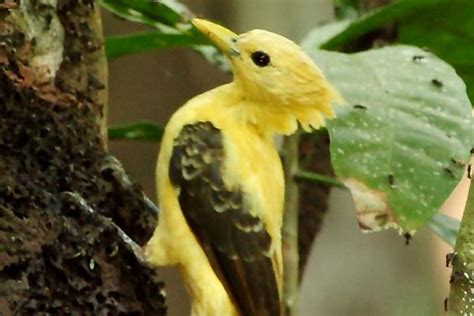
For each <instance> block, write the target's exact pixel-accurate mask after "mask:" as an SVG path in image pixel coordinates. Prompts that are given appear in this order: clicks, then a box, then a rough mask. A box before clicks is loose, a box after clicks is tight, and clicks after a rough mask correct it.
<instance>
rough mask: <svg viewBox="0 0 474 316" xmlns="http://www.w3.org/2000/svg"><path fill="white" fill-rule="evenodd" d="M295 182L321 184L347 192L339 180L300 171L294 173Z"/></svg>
mask: <svg viewBox="0 0 474 316" xmlns="http://www.w3.org/2000/svg"><path fill="white" fill-rule="evenodd" d="M295 180H297V181H307V182H313V183H323V184H327V185H330V186H334V187H337V188H340V189H344V190H347V187H346V186H345V185H344V183H342V182H340V181H339V180H337V179H335V178H333V177H328V176H324V175H322V174H317V173H314V172H310V171H305V170H301V169H300V170H298V171H297V172H296V173H295Z"/></svg>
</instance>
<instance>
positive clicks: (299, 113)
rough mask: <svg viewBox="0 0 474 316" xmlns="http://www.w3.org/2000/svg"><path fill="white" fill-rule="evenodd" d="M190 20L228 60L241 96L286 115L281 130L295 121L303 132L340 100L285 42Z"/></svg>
mask: <svg viewBox="0 0 474 316" xmlns="http://www.w3.org/2000/svg"><path fill="white" fill-rule="evenodd" d="M192 23H193V24H194V25H195V27H196V28H197V29H198V30H199V31H200V32H202V33H203V34H204V35H205V36H206V37H207V38H209V40H210V41H211V42H212V43H213V44H214V45H215V46H217V48H219V50H220V51H221V52H222V53H223V54H224V55H225V56H226V57H227V58H228V60H229V61H230V64H231V65H232V72H233V75H234V81H235V83H236V85H238V86H239V87H240V88H241V89H242V90H243V92H244V95H245V97H246V98H248V99H249V100H250V101H256V102H257V103H259V104H262V105H268V106H269V107H270V110H269V109H268V108H265V109H262V110H264V111H267V112H268V111H272V112H274V113H279V114H284V115H282V116H285V117H291V118H290V119H289V120H287V121H288V122H291V123H289V124H290V125H292V126H291V127H288V128H286V129H289V130H288V131H284V132H285V133H291V132H292V131H291V130H294V129H295V128H296V125H297V124H296V121H299V122H300V124H301V125H302V127H303V128H304V129H306V130H307V129H310V127H313V128H318V127H320V126H321V125H323V124H324V118H325V117H327V118H332V117H334V111H333V109H332V106H331V103H332V102H334V101H335V102H337V101H340V100H341V97H340V95H339V93H338V92H337V91H336V90H335V89H334V88H333V87H332V86H331V85H330V84H329V83H328V82H327V81H326V80H325V78H324V76H323V74H322V73H321V71H320V70H319V68H318V67H317V66H316V65H315V64H314V62H313V61H312V60H311V58H310V57H309V56H308V55H307V54H306V53H305V52H304V51H303V50H302V49H301V48H300V47H299V46H298V45H297V44H295V43H294V42H292V41H291V40H289V39H287V38H285V37H283V36H280V35H278V34H275V33H271V32H268V31H263V30H252V31H249V32H246V33H243V34H240V35H239V34H235V33H234V32H232V31H230V30H228V29H226V28H224V27H222V26H220V25H217V24H214V23H212V22H209V21H206V20H202V19H193V20H192ZM284 129H285V128H284Z"/></svg>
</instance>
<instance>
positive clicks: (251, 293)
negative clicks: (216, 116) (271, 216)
mask: <svg viewBox="0 0 474 316" xmlns="http://www.w3.org/2000/svg"><path fill="white" fill-rule="evenodd" d="M224 159H225V153H224V148H223V144H222V133H221V131H220V130H219V129H217V128H215V127H214V126H213V125H212V124H211V123H209V122H199V123H195V124H192V125H185V126H184V127H183V129H182V130H181V132H180V134H179V136H178V137H177V138H176V139H175V142H174V148H173V154H172V157H171V160H170V169H169V177H170V180H171V182H172V183H173V185H174V186H176V187H177V188H179V203H180V206H181V209H182V211H183V214H184V216H185V218H186V220H187V222H188V224H189V226H190V227H191V229H192V231H193V233H194V234H195V236H196V237H197V239H198V240H199V242H200V244H201V245H202V247H203V249H204V250H205V252H206V255H207V256H208V258H209V261H210V262H211V264H212V266H213V269H214V271H215V273H216V274H217V276H218V277H219V278H220V280H221V282H222V283H223V284H224V287H225V288H226V289H227V291H228V292H229V294H230V296H231V297H232V299H233V301H234V302H235V304H236V305H237V307H238V308H239V309H240V311H241V313H242V314H243V315H245V316H253V315H256V316H257V315H258V316H279V315H280V314H281V311H280V309H281V308H280V300H279V294H278V285H277V280H276V276H275V272H274V269H273V264H272V260H271V258H270V254H269V250H270V246H271V238H270V235H269V234H268V232H267V231H266V230H265V227H264V226H263V224H262V222H261V221H260V219H259V218H257V217H254V216H252V215H251V213H250V212H249V210H248V209H247V208H246V206H245V205H244V202H243V193H242V191H241V190H240V189H236V190H232V191H231V190H229V189H228V188H226V186H225V184H224V181H223V175H222V166H223V161H224Z"/></svg>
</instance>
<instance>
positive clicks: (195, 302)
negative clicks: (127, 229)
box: [145, 19, 339, 316]
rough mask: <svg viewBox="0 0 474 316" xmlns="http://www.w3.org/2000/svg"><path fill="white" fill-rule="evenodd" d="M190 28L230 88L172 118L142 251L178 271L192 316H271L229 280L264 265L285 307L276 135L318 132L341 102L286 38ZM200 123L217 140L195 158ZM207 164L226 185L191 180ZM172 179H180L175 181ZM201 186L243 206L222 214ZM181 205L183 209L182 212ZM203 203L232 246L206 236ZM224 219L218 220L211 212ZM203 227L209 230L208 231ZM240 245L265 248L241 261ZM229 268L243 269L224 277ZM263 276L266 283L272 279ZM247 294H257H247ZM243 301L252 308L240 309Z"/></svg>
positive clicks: (200, 24) (261, 301)
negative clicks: (224, 60)
mask: <svg viewBox="0 0 474 316" xmlns="http://www.w3.org/2000/svg"><path fill="white" fill-rule="evenodd" d="M193 23H194V24H195V26H196V27H197V28H198V29H199V30H200V31H201V32H202V33H203V34H205V35H206V36H208V37H209V38H210V40H211V41H212V42H214V44H215V45H216V46H218V48H220V49H221V50H222V51H223V53H224V54H225V55H226V56H228V58H229V60H230V63H231V65H232V70H233V74H234V81H233V82H232V83H230V84H226V85H223V86H221V87H218V88H215V89H213V90H211V91H208V92H206V93H204V94H201V95H199V96H197V97H195V98H193V99H192V100H190V101H189V102H188V103H186V104H185V105H184V106H183V107H181V108H180V109H179V110H178V111H177V112H176V113H175V114H174V115H173V116H172V118H171V119H170V121H169V123H168V125H167V127H166V129H165V134H164V137H163V140H162V144H161V150H160V154H159V158H158V165H157V171H156V176H157V186H158V199H159V204H160V208H161V213H160V218H159V224H158V227H157V228H156V230H155V233H154V235H153V236H152V238H151V239H150V241H149V242H148V244H147V246H146V248H145V253H146V257H147V260H148V261H149V262H150V263H152V264H154V265H159V266H161V265H177V267H178V269H179V270H180V272H181V273H182V275H183V279H184V281H185V283H186V287H187V289H188V291H189V293H190V295H191V298H192V315H200V316H208V315H209V316H211V315H237V314H238V313H239V311H240V313H244V312H245V311H252V313H255V315H272V313H275V312H274V311H275V310H276V309H275V307H274V306H273V307H271V306H269V307H268V309H267V307H266V305H265V304H267V305H269V304H270V303H269V302H271V300H272V298H267V300H265V298H257V297H255V298H252V297H249V296H250V294H249V295H245V293H244V294H242V293H235V289H236V288H237V289H238V288H239V286H240V287H242V284H243V285H244V286H248V285H249V284H250V285H252V284H253V283H252V280H245V282H243V283H239V282H240V281H239V280H238V279H235V278H237V277H238V278H245V277H248V278H251V277H252V276H250V275H247V274H245V273H241V272H242V271H250V272H251V271H252V262H253V261H252V260H256V261H255V262H256V264H257V262H258V264H260V265H261V267H260V268H259V269H265V267H266V266H268V264H270V265H271V268H272V273H273V274H272V275H273V277H274V279H275V280H276V286H277V287H278V291H277V292H272V291H271V290H268V293H276V295H277V296H278V297H276V298H273V299H276V300H278V301H279V300H281V289H282V273H283V267H282V257H281V225H282V212H283V198H284V181H283V171H282V166H281V162H280V159H279V156H278V153H277V151H276V149H275V146H274V144H273V136H274V135H275V134H291V133H293V132H294V131H295V130H296V128H297V125H298V122H299V123H300V124H301V126H302V127H304V128H305V129H309V128H311V127H312V128H318V127H320V126H321V125H323V124H324V117H328V118H331V117H333V116H334V113H333V110H332V107H331V102H332V101H336V100H338V99H339V95H338V94H337V92H336V91H335V90H334V89H332V88H331V87H330V86H329V85H328V83H327V82H326V81H325V79H324V77H323V76H322V74H321V72H320V71H319V69H318V68H317V67H316V66H315V65H314V63H313V62H312V61H311V60H310V58H309V57H308V56H307V55H306V54H305V53H304V52H303V51H302V50H301V49H300V48H299V47H298V46H297V45H296V44H294V43H293V42H291V41H289V40H288V39H286V38H284V37H281V36H279V35H276V34H273V33H270V32H266V31H261V30H254V31H251V32H248V33H244V34H241V35H236V34H234V33H232V32H231V31H229V30H227V29H225V28H223V27H221V26H218V25H216V24H213V23H210V22H207V21H204V20H197V19H196V20H193ZM256 52H257V53H256ZM262 53H263V54H262ZM267 57H268V58H267ZM267 59H268V60H267ZM267 61H268V63H267ZM200 123H206V124H209V125H208V126H210V128H211V131H208V130H206V131H205V133H207V134H205V135H211V136H213V137H214V136H216V138H215V139H217V140H220V141H216V140H215V139H214V140H212V141H211V140H209V141H207V140H206V139H204V141H207V143H206V144H211V145H209V146H210V147H211V149H210V150H208V151H204V150H203V152H201V153H195V152H194V151H196V149H195V148H201V147H202V146H203V145H202V144H201V143H199V142H200V141H201V139H200V138H199V137H198V136H196V138H197V141H198V143H196V144H195V143H193V142H189V141H188V143H189V145H188V143H186V139H193V138H189V137H191V136H193V135H191V136H189V137H188V138H185V137H184V136H183V134H184V132H183V131H185V130H187V129H188V128H190V129H191V128H194V127H193V126H199V124H200ZM206 126H207V125H206ZM206 128H207V127H205V129H206ZM198 132H199V133H201V132H200V130H199V131H198ZM198 132H196V133H198ZM202 133H204V132H202ZM196 135H197V134H196ZM203 135H204V134H203ZM180 141H181V142H182V143H183V144H184V145H182V147H179V146H178V145H177V144H178V143H179V142H180ZM180 144H181V143H180ZM213 144H216V145H215V148H217V149H215V148H214V147H213V146H214V145H213ZM199 146H201V147H199ZM179 150H182V151H179ZM216 157H217V158H219V159H220V158H221V157H222V161H221V160H219V164H217V163H216V162H213V161H211V160H213V159H214V160H215V159H217V158H216ZM192 159H197V160H192ZM176 161H177V165H176ZM196 161H197V162H196ZM198 162H199V164H198ZM175 165H176V166H175ZM213 166H219V168H218V172H219V175H218V178H217V180H216V181H217V183H219V182H218V181H220V179H221V180H222V181H223V184H221V186H222V188H215V187H214V186H216V185H213V183H212V180H208V179H207V178H206V179H204V181H202V179H199V177H201V175H198V176H196V177H195V178H194V177H193V175H192V174H190V175H188V173H190V172H191V173H192V172H194V173H196V172H202V177H204V175H206V176H210V177H212V176H213V175H212V172H211V171H215V168H214V169H212V167H213ZM196 169H198V171H195V170H196ZM176 170H177V171H180V172H177V171H176ZM189 170H191V171H189ZM206 172H207V173H206ZM175 174H177V176H176V179H178V180H173V179H174V178H173V175H175ZM196 174H197V173H196ZM209 174H210V175H209ZM170 177H171V178H173V179H170ZM179 181H181V182H179ZM193 181H194V182H193ZM195 181H201V182H195ZM178 182H179V184H178ZM194 183H198V184H199V185H197V184H196V185H194ZM192 185H194V186H192ZM207 185H209V188H205V190H207V191H205V192H210V195H209V196H210V197H211V198H212V196H213V194H214V193H215V192H221V191H222V190H224V191H225V192H224V193H226V194H227V193H229V192H231V193H238V197H239V198H240V197H241V199H242V201H240V200H239V203H234V204H237V205H234V204H233V203H228V204H225V205H230V206H226V207H228V209H226V210H224V211H222V210H220V209H219V207H218V206H219V205H220V204H212V203H211V204H209V203H208V202H206V201H202V199H205V198H206V196H208V195H205V194H204V193H202V192H201V191H200V189H199V188H200V186H207ZM193 188H194V189H193ZM183 190H187V191H189V192H187V191H186V192H184V191H183ZM192 190H197V191H196V192H192ZM203 190H204V189H203ZM219 190H221V191H219ZM199 192H201V193H199ZM199 194H201V195H199ZM206 194H207V193H206ZM236 196H237V195H236ZM199 199H201V200H199ZM221 202H222V201H221ZM186 203H188V204H186ZM192 203H196V204H195V205H196V210H193V209H192V207H190V206H189V205H193V204H192ZM206 203H207V204H206ZM213 203H214V202H213ZM216 203H220V202H219V201H218V202H216ZM222 203H224V202H222ZM184 205H188V206H186V207H185V208H183V206H184ZM203 205H204V206H206V205H212V206H215V209H214V210H213V211H214V212H215V213H208V214H211V215H216V219H215V220H216V221H218V222H216V223H222V224H229V225H230V226H229V227H232V228H233V229H235V234H234V235H232V236H231V237H232V238H234V237H235V238H234V239H235V240H234V239H233V240H232V241H231V242H230V245H231V246H235V247H234V248H235V249H234V248H232V247H231V248H232V249H230V250H228V249H227V248H226V249H227V250H226V249H224V248H225V246H226V245H227V244H228V243H225V242H224V241H222V243H221V241H220V240H216V238H219V237H216V236H221V235H222V236H224V237H226V235H225V231H217V232H211V233H209V234H207V233H206V232H205V231H203V230H202V229H201V228H200V227H199V226H200V225H201V226H203V225H204V226H205V225H206V221H205V219H203V218H199V216H200V214H201V213H202V214H206V213H205V212H207V211H212V210H208V209H207V208H206V207H204V206H203ZM229 207H230V208H229ZM232 207H234V208H233V209H231V208H232ZM199 208H201V209H202V211H201V213H199V212H198V210H199ZM220 212H222V214H217V213H220ZM239 212H241V213H242V214H243V215H244V216H245V217H239V216H240V215H242V214H240V213H239ZM196 214H197V215H196ZM226 214H227V215H226ZM228 214H230V215H228ZM202 216H204V215H202ZM231 216H234V217H231ZM212 220H214V219H212ZM227 222H229V223H227ZM200 223H201V224H200ZM209 225H211V224H209ZM209 227H210V228H211V230H213V229H214V227H213V226H212V225H211V226H209ZM209 227H208V228H209ZM216 229H217V228H216ZM246 234H248V235H249V236H250V237H251V236H254V235H255V236H256V237H255V238H257V237H258V238H260V241H259V242H260V244H259V245H254V244H252V242H253V240H252V239H246ZM203 236H204V237H203ZM206 236H207V237H208V238H206ZM266 236H269V237H270V240H271V244H270V245H269V246H268V247H267V245H263V244H262V243H263V242H264V241H265V240H266V239H265V238H266ZM239 238H240V239H239ZM233 243H234V244H235V245H234V244H233ZM246 243H248V244H249V249H254V250H255V249H260V248H258V247H261V249H264V250H265V251H263V250H262V253H261V254H260V253H258V252H256V251H254V250H252V251H253V252H252V254H246V249H245V245H246ZM221 245H222V246H221ZM239 247H240V248H239ZM242 247H243V248H242ZM252 247H253V248H252ZM239 249H240V250H239ZM226 256H227V257H228V258H227V257H226ZM239 256H244V257H245V256H247V257H248V258H247V257H246V259H242V258H239ZM265 258H268V259H269V261H265V260H266V259H265ZM226 262H227V263H226ZM229 262H230V265H234V262H235V266H233V267H231V269H233V270H229V269H228V267H227V266H226V265H228V263H229ZM265 262H267V263H266V264H265ZM242 267H244V268H242ZM229 271H240V272H239V273H238V275H237V274H236V275H229ZM255 271H265V270H258V269H256V270H255ZM259 274H260V273H259ZM259 276H260V275H259ZM254 277H255V276H254ZM261 277H262V278H263V279H262V280H265V279H272V278H268V277H264V276H261ZM269 282H270V281H269ZM256 286H257V285H256ZM260 286H262V285H260ZM229 292H231V293H229ZM249 293H254V292H252V290H249ZM262 295H265V293H262ZM254 301H255V302H254ZM246 302H249V304H250V305H252V304H254V305H252V306H242V305H245V304H246ZM271 308H273V309H271ZM272 311H273V312H272ZM247 313H250V312H247ZM249 316H251V315H249ZM275 316H277V315H275Z"/></svg>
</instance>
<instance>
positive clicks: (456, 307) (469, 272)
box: [447, 158, 474, 315]
mask: <svg viewBox="0 0 474 316" xmlns="http://www.w3.org/2000/svg"><path fill="white" fill-rule="evenodd" d="M472 163H474V159H473V158H471V164H472ZM451 258H452V260H451V262H452V265H453V271H452V274H451V281H450V282H451V290H450V293H449V300H448V306H447V309H448V310H449V315H473V314H474V185H472V181H471V185H470V189H469V195H468V198H467V203H466V209H465V210H464V215H463V218H462V221H461V228H460V229H459V234H458V238H457V240H456V247H455V248H454V253H453V255H452V256H451ZM448 264H449V262H448Z"/></svg>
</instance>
